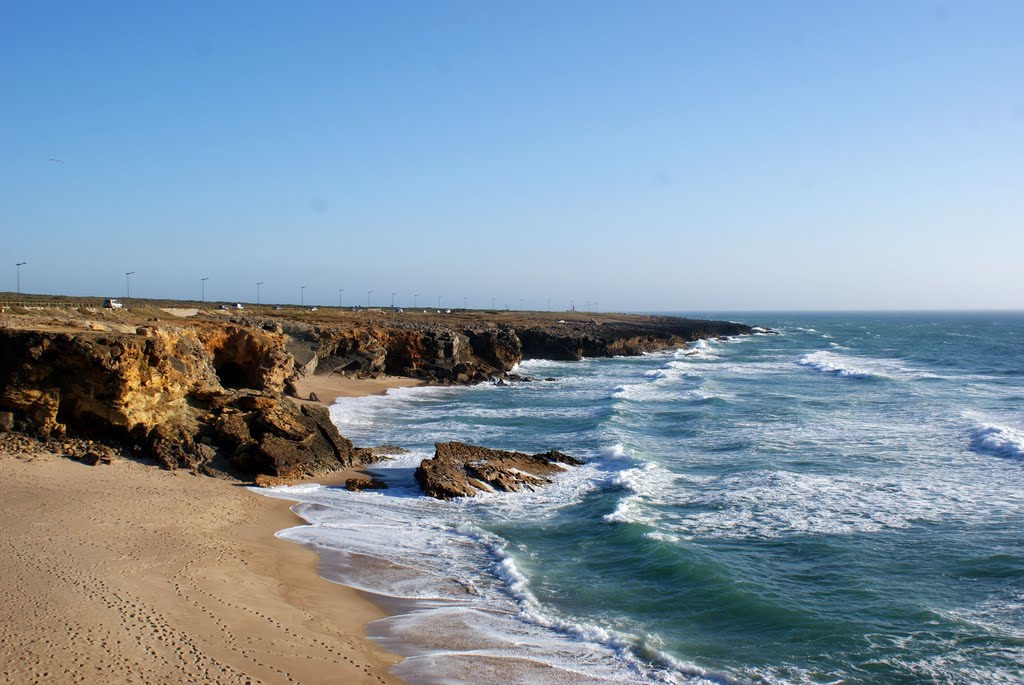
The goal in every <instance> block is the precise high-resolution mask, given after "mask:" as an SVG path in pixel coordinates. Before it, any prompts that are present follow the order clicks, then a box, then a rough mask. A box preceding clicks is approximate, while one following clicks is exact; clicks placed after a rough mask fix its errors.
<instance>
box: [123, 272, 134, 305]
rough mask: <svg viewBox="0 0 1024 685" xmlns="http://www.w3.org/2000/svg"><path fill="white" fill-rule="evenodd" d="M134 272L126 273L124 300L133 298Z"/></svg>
mask: <svg viewBox="0 0 1024 685" xmlns="http://www.w3.org/2000/svg"><path fill="white" fill-rule="evenodd" d="M133 273H135V272H134V271H125V272H124V299H126V300H127V299H130V298H131V296H132V274H133Z"/></svg>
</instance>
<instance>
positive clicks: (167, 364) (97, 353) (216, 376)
mask: <svg viewBox="0 0 1024 685" xmlns="http://www.w3.org/2000/svg"><path fill="white" fill-rule="evenodd" d="M293 365H294V360H293V358H292V356H291V355H289V354H288V353H287V352H286V351H285V349H284V336H283V335H281V334H280V333H273V332H266V331H262V330H259V329H247V328H244V327H239V326H235V325H228V326H220V325H216V324H205V325H197V326H189V327H179V326H167V325H163V326H160V325H153V326H141V327H139V328H138V329H137V330H136V332H135V334H134V335H131V334H112V333H91V332H75V333H61V332H46V331H19V330H11V329H9V328H5V329H0V411H2V412H6V413H8V414H9V415H10V423H11V424H12V427H13V428H15V429H17V430H20V431H22V432H26V433H29V434H33V435H36V436H39V437H42V438H59V437H61V436H63V435H65V434H66V433H68V432H71V433H74V434H77V435H84V436H90V437H99V438H107V439H113V440H118V441H124V442H128V443H131V444H135V445H139V446H141V447H144V448H145V449H146V450H147V451H148V452H149V453H151V454H152V455H153V456H155V457H156V458H157V459H158V460H159V461H160V462H161V464H162V465H164V466H165V467H167V468H179V467H182V468H189V469H192V470H194V471H202V472H208V473H214V472H228V473H231V472H242V473H246V474H254V473H266V474H270V475H275V476H283V477H299V476H305V475H316V474H319V473H325V472H328V471H332V470H335V469H337V468H340V467H341V466H346V465H350V464H352V463H353V452H352V444H351V443H350V442H349V441H348V440H346V439H345V438H343V437H342V436H341V435H339V434H338V431H337V428H335V427H334V425H333V424H332V423H331V421H330V416H329V415H328V412H327V410H326V409H325V408H323V407H318V406H302V407H299V406H297V405H296V404H294V403H293V402H291V401H290V400H288V399H285V398H284V397H283V396H282V390H283V388H284V384H285V380H286V379H287V378H289V377H290V376H291V375H292V374H293V372H294V368H293Z"/></svg>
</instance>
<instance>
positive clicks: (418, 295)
mask: <svg viewBox="0 0 1024 685" xmlns="http://www.w3.org/2000/svg"><path fill="white" fill-rule="evenodd" d="M419 297H420V294H419V293H413V294H412V308H413V309H416V301H417V300H418V299H419Z"/></svg>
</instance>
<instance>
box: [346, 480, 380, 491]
mask: <svg viewBox="0 0 1024 685" xmlns="http://www.w3.org/2000/svg"><path fill="white" fill-rule="evenodd" d="M387 487H388V484H387V483H385V482H384V481H382V480H377V479H376V478H349V479H348V480H346V481H345V489H346V490H351V491H352V492H359V491H361V490H384V489H386V488H387Z"/></svg>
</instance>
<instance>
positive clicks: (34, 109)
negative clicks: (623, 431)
mask: <svg viewBox="0 0 1024 685" xmlns="http://www.w3.org/2000/svg"><path fill="white" fill-rule="evenodd" d="M1022 35H1024V3H1021V2H1019V1H1017V0H1013V1H1009V2H999V1H995V0H992V1H989V0H985V1H981V2H978V1H975V0H971V1H964V2H915V1H913V0H905V1H899V2H893V1H892V0H879V1H872V0H864V1H862V2H819V1H817V0H807V1H800V2H796V1H784V0H776V1H773V2H760V1H757V2H755V1H753V0H749V1H737V2H725V3H723V2H711V1H710V0H709V1H707V2H687V1H684V0H671V1H668V2H661V1H658V0H645V1H644V2H625V1H620V2H603V1H600V0H585V1H578V2H577V1H573V0H558V1H556V2H551V1H550V0H545V1H542V2H534V1H530V0H526V1H517V2H514V3H512V2H509V3H494V2H480V1H479V0H473V1H468V0H467V1H443V0H438V1H415V2H387V1H384V2H372V3H371V2H342V1H341V0H331V1H324V2H320V1H316V0H306V1H303V2H296V3H278V2H274V3H271V2H231V1H228V0H224V1H218V2H174V3H153V2H141V3H140V2H113V1H96V2H82V1H80V0H78V1H75V2H46V1H40V2H3V3H0V291H3V290H10V291H13V290H15V289H16V278H17V270H16V268H15V264H16V263H17V262H26V264H25V265H24V266H22V267H21V269H20V274H21V288H22V291H24V292H32V293H51V294H67V295H88V296H100V297H124V296H125V294H126V277H125V273H126V272H129V271H133V272H134V274H133V275H132V276H131V277H130V279H131V280H130V289H131V295H132V296H137V297H151V298H191V299H198V298H199V297H200V294H201V288H202V285H201V284H202V281H201V279H203V278H208V279H209V280H207V281H205V295H206V298H207V299H209V300H225V301H236V300H239V301H246V302H252V301H255V300H256V297H257V286H256V284H257V283H258V282H262V283H263V285H262V286H260V288H259V292H260V296H261V299H262V301H263V302H281V303H292V302H296V303H297V302H299V301H300V299H301V300H302V301H303V302H304V303H305V304H324V305H337V304H338V303H339V301H340V302H342V303H343V304H345V305H363V306H365V305H366V304H367V303H370V304H373V305H375V306H380V305H387V304H390V303H391V301H392V297H394V301H395V304H396V305H398V306H409V305H411V304H413V302H416V303H418V304H419V305H423V304H430V305H432V306H436V305H437V304H438V302H439V301H440V303H441V305H442V306H444V307H461V306H462V305H463V304H468V306H470V307H490V306H491V303H492V301H493V302H494V304H495V306H497V307H499V308H501V307H504V306H508V307H510V308H512V309H517V308H519V307H525V308H527V309H546V308H547V307H548V306H549V305H548V302H550V307H551V308H552V309H565V308H568V307H570V306H575V307H576V308H577V309H585V308H590V309H598V310H600V311H611V310H618V311H645V310H651V311H653V310H678V311H688V310H700V311H715V310H717V311H728V310H746V311H750V310H800V309H809V310H822V309H824V310H843V309H861V310H865V309H979V308H980V309H999V308H1012V309H1022V308H1024V266H1022V262H1024V40H1022V39H1021V36H1022ZM54 160H59V161H54ZM301 286H307V287H306V288H305V289H302V288H301ZM342 289H343V292H340V293H339V290H342ZM370 291H373V292H372V293H370ZM392 293H395V295H394V296H392ZM339 298H340V300H339ZM438 298H440V300H438ZM492 298H494V299H493V300H492Z"/></svg>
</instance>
